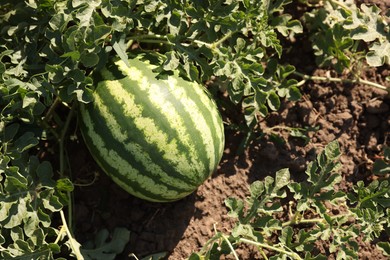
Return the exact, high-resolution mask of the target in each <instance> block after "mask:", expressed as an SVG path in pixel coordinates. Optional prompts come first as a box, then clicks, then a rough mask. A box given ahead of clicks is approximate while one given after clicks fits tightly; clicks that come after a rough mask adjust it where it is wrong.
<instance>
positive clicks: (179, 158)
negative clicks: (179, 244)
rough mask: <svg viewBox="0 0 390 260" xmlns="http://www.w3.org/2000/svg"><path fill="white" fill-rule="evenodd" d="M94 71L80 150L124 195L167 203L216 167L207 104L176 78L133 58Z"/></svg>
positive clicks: (218, 133)
mask: <svg viewBox="0 0 390 260" xmlns="http://www.w3.org/2000/svg"><path fill="white" fill-rule="evenodd" d="M129 64H130V68H129V67H127V66H126V65H125V63H124V62H122V61H116V62H115V63H110V64H109V65H108V67H106V69H103V70H101V71H100V73H99V74H100V75H97V79H99V81H100V80H103V81H100V82H99V84H98V86H97V87H96V90H95V92H94V97H95V99H94V102H93V104H90V105H86V106H84V105H81V108H82V109H81V111H82V113H81V115H82V117H83V124H82V125H84V126H85V127H84V128H83V127H82V128H81V130H82V133H83V136H84V139H85V140H86V144H87V146H88V148H89V149H90V150H91V153H92V154H93V156H94V158H95V160H96V161H97V162H98V163H99V165H100V166H101V167H102V169H103V170H104V171H105V172H106V173H107V174H108V175H110V176H111V177H112V178H113V180H114V181H115V182H117V183H118V184H119V185H120V186H122V187H123V188H124V189H125V190H127V191H128V192H129V193H131V194H133V195H135V196H137V197H140V198H144V199H147V200H150V201H161V202H163V201H173V200H177V199H180V198H183V197H185V196H186V195H188V194H190V193H192V192H193V191H194V190H195V189H196V188H197V187H198V186H199V185H200V184H201V183H202V182H203V181H204V180H205V179H206V178H207V177H208V176H209V175H210V174H211V173H212V172H213V171H214V170H215V169H216V167H217V164H218V162H219V160H220V158H221V156H222V152H223V145H224V136H223V125H222V120H221V119H220V115H219V113H218V111H217V109H216V106H215V103H214V102H213V101H212V100H211V99H210V98H209V97H208V96H207V94H205V93H204V92H203V89H202V88H201V87H200V86H199V85H197V84H195V83H190V82H188V81H185V80H183V79H181V78H180V77H178V76H168V77H167V79H166V80H162V79H157V78H156V75H157V74H156V73H154V72H153V71H152V69H153V68H154V66H152V65H150V64H148V63H145V62H142V61H139V60H137V59H134V60H130V61H129Z"/></svg>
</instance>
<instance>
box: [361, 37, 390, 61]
mask: <svg viewBox="0 0 390 260" xmlns="http://www.w3.org/2000/svg"><path fill="white" fill-rule="evenodd" d="M366 59H367V63H368V64H369V65H370V66H373V67H379V66H382V65H384V64H390V42H389V41H386V42H381V43H380V42H375V43H374V44H373V45H372V46H371V47H370V49H369V52H367V54H366Z"/></svg>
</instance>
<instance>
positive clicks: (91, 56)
mask: <svg viewBox="0 0 390 260" xmlns="http://www.w3.org/2000/svg"><path fill="white" fill-rule="evenodd" d="M80 61H81V63H82V64H83V65H84V66H85V67H87V68H92V67H94V66H96V65H97V64H98V62H99V56H98V55H97V54H96V53H93V52H90V53H88V52H87V53H83V54H81V56H80Z"/></svg>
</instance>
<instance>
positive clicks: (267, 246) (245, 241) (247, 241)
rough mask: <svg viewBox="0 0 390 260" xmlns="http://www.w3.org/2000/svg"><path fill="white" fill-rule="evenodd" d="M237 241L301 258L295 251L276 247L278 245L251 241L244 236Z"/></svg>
mask: <svg viewBox="0 0 390 260" xmlns="http://www.w3.org/2000/svg"><path fill="white" fill-rule="evenodd" d="M239 241H240V242H243V243H247V244H251V245H254V246H259V247H263V248H267V249H271V250H273V251H276V252H279V253H282V254H285V255H288V256H290V257H291V258H293V259H298V260H302V258H301V257H300V256H299V255H298V254H297V253H294V252H289V251H286V250H284V249H282V248H278V247H275V246H271V245H267V244H264V243H260V242H255V241H252V240H249V239H246V238H240V239H239Z"/></svg>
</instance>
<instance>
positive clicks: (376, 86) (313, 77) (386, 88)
mask: <svg viewBox="0 0 390 260" xmlns="http://www.w3.org/2000/svg"><path fill="white" fill-rule="evenodd" d="M294 74H295V75H297V76H299V77H301V78H303V80H302V81H300V82H298V84H297V86H302V85H303V84H305V82H306V81H308V80H312V81H315V80H318V81H331V82H340V83H349V84H351V83H353V84H359V83H362V84H365V85H368V86H371V87H375V88H379V89H382V90H387V91H390V88H389V87H385V86H383V85H381V84H378V83H375V82H371V81H368V80H364V79H361V78H357V79H341V78H333V77H321V76H310V75H306V74H303V73H300V72H297V71H295V72H294Z"/></svg>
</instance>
